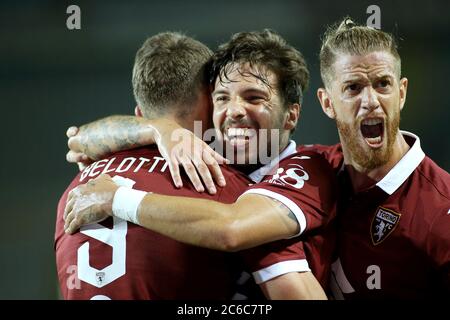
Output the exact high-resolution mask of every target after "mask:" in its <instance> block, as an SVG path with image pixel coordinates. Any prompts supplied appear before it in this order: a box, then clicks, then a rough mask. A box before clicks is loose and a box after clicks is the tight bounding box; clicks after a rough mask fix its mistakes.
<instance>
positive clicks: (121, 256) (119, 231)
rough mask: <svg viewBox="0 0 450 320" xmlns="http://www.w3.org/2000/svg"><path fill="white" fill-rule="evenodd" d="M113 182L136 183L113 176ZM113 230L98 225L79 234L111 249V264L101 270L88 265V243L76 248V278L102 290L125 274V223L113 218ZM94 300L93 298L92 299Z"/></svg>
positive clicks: (87, 227)
mask: <svg viewBox="0 0 450 320" xmlns="http://www.w3.org/2000/svg"><path fill="white" fill-rule="evenodd" d="M113 180H114V182H116V183H117V184H118V185H121V186H127V187H130V188H131V187H132V186H133V185H134V184H135V183H136V182H135V181H133V180H131V179H128V178H123V177H120V176H115V177H114V178H113ZM113 219H114V224H113V228H112V229H109V228H106V227H104V226H102V225H100V224H98V223H95V224H92V225H89V226H83V227H81V229H80V232H81V233H83V234H85V235H87V236H89V237H91V238H94V239H96V240H98V241H101V242H103V243H105V244H107V245H109V246H111V247H112V263H111V264H110V265H108V266H106V267H105V268H103V269H96V268H94V267H92V266H91V265H90V263H89V242H88V241H86V242H85V243H84V244H83V245H82V246H81V247H80V248H78V256H77V265H78V278H79V279H80V280H83V281H84V282H87V283H89V284H90V285H92V286H94V287H97V288H102V287H104V286H106V285H108V284H110V283H111V282H113V281H114V280H116V279H118V278H120V277H121V276H123V275H124V274H125V271H126V268H125V261H126V249H127V246H126V235H127V230H128V226H127V222H126V221H125V220H122V219H120V218H116V217H114V218H113ZM96 297H99V296H96ZM94 298H95V297H94ZM105 298H107V297H105Z"/></svg>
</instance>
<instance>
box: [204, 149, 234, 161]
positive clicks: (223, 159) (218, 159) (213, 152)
mask: <svg viewBox="0 0 450 320" xmlns="http://www.w3.org/2000/svg"><path fill="white" fill-rule="evenodd" d="M207 150H208V153H209V154H211V156H212V157H213V158H214V159H215V160H216V161H217V162H218V164H230V160H228V159H227V158H224V157H223V156H221V155H220V154H218V153H217V152H216V151H214V150H213V149H211V147H210V146H208V148H207Z"/></svg>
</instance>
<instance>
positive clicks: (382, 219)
mask: <svg viewBox="0 0 450 320" xmlns="http://www.w3.org/2000/svg"><path fill="white" fill-rule="evenodd" d="M400 216H401V214H400V213H397V212H394V211H392V210H389V209H386V208H383V207H379V208H378V209H377V211H376V213H375V216H374V217H373V220H372V225H371V228H370V236H371V238H372V243H373V244H374V245H377V244H379V243H381V242H383V241H384V240H385V239H386V238H387V237H388V236H389V235H390V234H391V233H392V231H394V229H395V227H396V226H397V224H398V222H399V221H400Z"/></svg>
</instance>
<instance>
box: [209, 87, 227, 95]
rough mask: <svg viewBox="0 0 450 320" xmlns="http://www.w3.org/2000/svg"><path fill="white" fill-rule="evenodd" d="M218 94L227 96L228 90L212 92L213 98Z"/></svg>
mask: <svg viewBox="0 0 450 320" xmlns="http://www.w3.org/2000/svg"><path fill="white" fill-rule="evenodd" d="M218 94H228V90H225V89H219V90H214V91H213V92H212V95H213V96H215V95H218Z"/></svg>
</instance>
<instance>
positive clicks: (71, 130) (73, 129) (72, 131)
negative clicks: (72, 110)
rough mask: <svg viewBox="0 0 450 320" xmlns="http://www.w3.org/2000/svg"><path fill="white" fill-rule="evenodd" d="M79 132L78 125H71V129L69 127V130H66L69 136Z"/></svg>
mask: <svg viewBox="0 0 450 320" xmlns="http://www.w3.org/2000/svg"><path fill="white" fill-rule="evenodd" d="M77 133H78V127H76V126H72V127H69V129H67V131H66V135H67V138H71V137H73V136H76V135H77Z"/></svg>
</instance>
